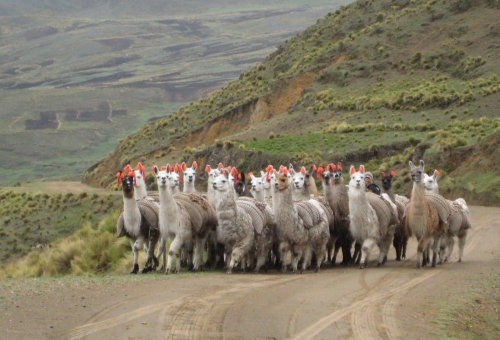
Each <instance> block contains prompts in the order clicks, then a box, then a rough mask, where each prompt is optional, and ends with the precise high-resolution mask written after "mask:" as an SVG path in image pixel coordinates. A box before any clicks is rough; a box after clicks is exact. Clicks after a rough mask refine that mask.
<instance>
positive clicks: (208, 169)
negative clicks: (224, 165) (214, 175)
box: [205, 165, 212, 173]
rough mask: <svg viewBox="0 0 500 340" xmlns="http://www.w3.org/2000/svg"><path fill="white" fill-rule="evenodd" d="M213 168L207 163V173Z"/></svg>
mask: <svg viewBox="0 0 500 340" xmlns="http://www.w3.org/2000/svg"><path fill="white" fill-rule="evenodd" d="M211 170H212V168H211V167H210V165H207V166H206V167H205V172H207V173H208V172H210V171H211Z"/></svg>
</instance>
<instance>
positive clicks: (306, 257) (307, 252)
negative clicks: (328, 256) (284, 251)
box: [299, 244, 318, 271]
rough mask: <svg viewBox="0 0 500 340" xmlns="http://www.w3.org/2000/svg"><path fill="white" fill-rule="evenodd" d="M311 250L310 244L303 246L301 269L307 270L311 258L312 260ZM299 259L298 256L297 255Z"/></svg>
mask: <svg viewBox="0 0 500 340" xmlns="http://www.w3.org/2000/svg"><path fill="white" fill-rule="evenodd" d="M312 252H313V249H312V247H311V245H309V244H308V245H306V246H305V248H304V260H303V262H302V271H304V270H307V269H308V268H309V267H310V266H311V260H312V255H313V254H312ZM317 255H318V254H316V256H317ZM299 259H300V257H299Z"/></svg>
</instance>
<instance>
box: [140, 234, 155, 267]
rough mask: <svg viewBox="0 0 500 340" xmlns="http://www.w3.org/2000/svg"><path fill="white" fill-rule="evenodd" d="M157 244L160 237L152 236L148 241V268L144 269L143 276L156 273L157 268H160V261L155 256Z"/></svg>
mask: <svg viewBox="0 0 500 340" xmlns="http://www.w3.org/2000/svg"><path fill="white" fill-rule="evenodd" d="M157 243H158V235H150V236H149V239H148V247H147V260H146V266H144V268H143V269H142V273H143V274H144V273H147V272H150V271H154V270H156V267H158V259H157V258H156V256H155V247H156V244H157Z"/></svg>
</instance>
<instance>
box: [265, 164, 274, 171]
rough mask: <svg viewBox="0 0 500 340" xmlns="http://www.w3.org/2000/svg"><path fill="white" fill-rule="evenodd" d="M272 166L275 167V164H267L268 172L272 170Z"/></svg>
mask: <svg viewBox="0 0 500 340" xmlns="http://www.w3.org/2000/svg"><path fill="white" fill-rule="evenodd" d="M272 168H273V166H272V165H271V164H269V165H268V166H266V172H269V171H271V169H272Z"/></svg>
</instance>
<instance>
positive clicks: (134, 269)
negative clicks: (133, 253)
mask: <svg viewBox="0 0 500 340" xmlns="http://www.w3.org/2000/svg"><path fill="white" fill-rule="evenodd" d="M138 272H139V265H138V264H134V268H133V269H132V271H131V272H130V274H137V273H138Z"/></svg>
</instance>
